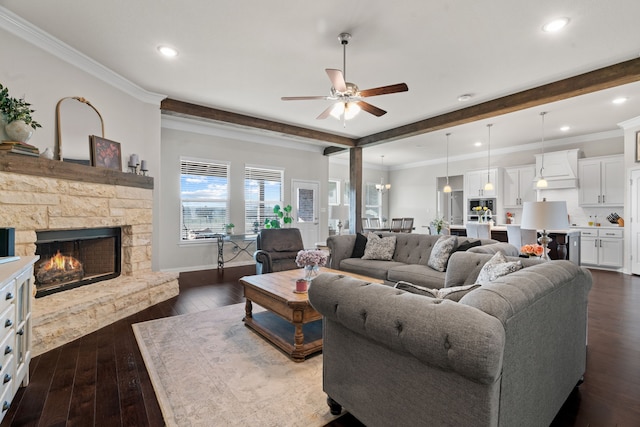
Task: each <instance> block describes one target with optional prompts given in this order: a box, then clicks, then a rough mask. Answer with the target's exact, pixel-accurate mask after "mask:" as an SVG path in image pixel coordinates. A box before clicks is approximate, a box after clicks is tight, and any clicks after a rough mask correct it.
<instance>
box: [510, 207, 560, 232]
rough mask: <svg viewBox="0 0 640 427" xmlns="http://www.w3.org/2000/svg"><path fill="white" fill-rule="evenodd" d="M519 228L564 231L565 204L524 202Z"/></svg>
mask: <svg viewBox="0 0 640 427" xmlns="http://www.w3.org/2000/svg"><path fill="white" fill-rule="evenodd" d="M520 228H522V229H524V230H566V229H567V228H569V216H568V214H567V202H547V201H542V202H524V206H523V209H522V221H521V222H520Z"/></svg>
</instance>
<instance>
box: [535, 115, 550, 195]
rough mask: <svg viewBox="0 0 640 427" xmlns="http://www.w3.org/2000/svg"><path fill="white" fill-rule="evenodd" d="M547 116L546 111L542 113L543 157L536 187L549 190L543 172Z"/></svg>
mask: <svg viewBox="0 0 640 427" xmlns="http://www.w3.org/2000/svg"><path fill="white" fill-rule="evenodd" d="M545 114H547V113H546V112H545V111H543V112H542V113H540V116H541V117H542V131H541V134H542V138H541V140H542V156H540V179H539V180H538V182H537V183H536V187H537V188H547V186H548V185H549V184H548V183H547V180H546V179H544V175H543V174H542V171H543V170H544V116H545Z"/></svg>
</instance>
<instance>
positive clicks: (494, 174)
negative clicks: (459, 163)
mask: <svg viewBox="0 0 640 427" xmlns="http://www.w3.org/2000/svg"><path fill="white" fill-rule="evenodd" d="M489 180H490V181H491V183H492V184H493V190H489V191H487V190H485V189H484V185H485V184H486V183H487V170H486V169H484V170H479V171H471V172H467V173H465V175H464V189H465V194H464V195H465V197H466V198H469V199H472V198H476V197H496V194H498V188H499V182H498V169H496V168H494V169H489Z"/></svg>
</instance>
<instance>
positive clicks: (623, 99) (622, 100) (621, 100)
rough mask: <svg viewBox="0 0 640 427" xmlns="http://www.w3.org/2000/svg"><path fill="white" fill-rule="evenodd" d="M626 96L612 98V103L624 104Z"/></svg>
mask: <svg viewBox="0 0 640 427" xmlns="http://www.w3.org/2000/svg"><path fill="white" fill-rule="evenodd" d="M627 99H628V98H625V97H624V96H621V97H619V98H616V99H614V100H613V101H611V102H613V103H614V104H624V103H625V102H627Z"/></svg>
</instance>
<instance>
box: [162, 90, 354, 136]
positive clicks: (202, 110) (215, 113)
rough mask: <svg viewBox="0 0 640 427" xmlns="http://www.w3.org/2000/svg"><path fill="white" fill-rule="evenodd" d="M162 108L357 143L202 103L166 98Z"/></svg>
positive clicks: (180, 114) (299, 134)
mask: <svg viewBox="0 0 640 427" xmlns="http://www.w3.org/2000/svg"><path fill="white" fill-rule="evenodd" d="M160 109H161V110H162V112H163V113H166V114H172V115H177V116H183V117H198V118H202V119H208V120H213V121H216V122H224V123H232V124H234V125H238V126H246V127H249V128H254V129H262V130H265V131H268V132H275V133H278V134H286V135H290V136H293V137H299V138H305V139H313V140H316V141H321V142H326V143H329V144H334V145H339V146H342V147H346V148H349V147H355V145H356V142H355V141H356V140H355V139H351V138H347V137H344V136H339V135H334V134H331V133H328V132H321V131H316V130H312V129H306V128H303V127H299V126H293V125H288V124H285V123H280V122H274V121H271V120H265V119H259V118H256V117H251V116H246V115H243V114H237V113H231V112H229V111H224V110H218V109H215V108H210V107H204V106H202V105H197V104H190V103H188V102H183V101H178V100H175V99H171V98H166V99H164V100H163V101H162V102H161V103H160Z"/></svg>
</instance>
